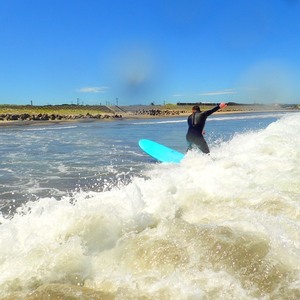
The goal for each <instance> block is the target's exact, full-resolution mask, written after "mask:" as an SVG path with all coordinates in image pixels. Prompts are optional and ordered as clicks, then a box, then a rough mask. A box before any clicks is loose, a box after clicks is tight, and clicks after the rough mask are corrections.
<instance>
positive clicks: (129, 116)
mask: <svg viewBox="0 0 300 300" xmlns="http://www.w3.org/2000/svg"><path fill="white" fill-rule="evenodd" d="M205 110H206V109H205ZM163 111H164V114H158V115H150V114H149V113H144V114H141V113H140V114H139V113H133V112H127V113H122V114H120V115H116V114H105V115H104V116H103V117H102V118H101V117H100V118H95V117H94V116H93V115H91V114H89V115H88V116H81V117H80V118H77V117H76V115H73V118H72V119H60V120H50V119H49V120H0V127H4V126H5V127H8V126H9V127H13V126H39V125H60V124H76V123H90V122H114V121H115V120H140V119H162V118H182V117H188V116H189V115H190V114H191V112H188V111H186V112H180V113H178V112H176V111H174V110H172V109H170V110H168V109H164V110H163ZM168 112H169V113H168ZM280 112H285V113H286V112H300V110H299V109H298V110H296V109H265V110H264V109H263V110H247V109H245V110H243V109H235V110H231V109H225V110H222V111H218V112H216V113H214V115H218V114H219V115H225V114H226V115H228V114H249V113H280Z"/></svg>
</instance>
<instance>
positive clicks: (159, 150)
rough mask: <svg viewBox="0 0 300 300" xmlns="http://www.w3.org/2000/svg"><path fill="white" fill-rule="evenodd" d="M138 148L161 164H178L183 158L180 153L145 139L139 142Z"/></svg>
mask: <svg viewBox="0 0 300 300" xmlns="http://www.w3.org/2000/svg"><path fill="white" fill-rule="evenodd" d="M139 146H140V147H141V149H142V150H143V151H145V152H146V153H147V154H148V155H150V156H152V157H154V158H155V159H157V160H159V161H161V162H168V163H179V162H180V161H181V160H182V159H183V157H184V154H183V153H181V152H178V151H176V150H174V149H171V148H169V147H166V146H164V145H161V144H159V143H156V142H154V141H150V140H146V139H142V140H139Z"/></svg>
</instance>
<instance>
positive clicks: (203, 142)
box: [197, 136, 210, 154]
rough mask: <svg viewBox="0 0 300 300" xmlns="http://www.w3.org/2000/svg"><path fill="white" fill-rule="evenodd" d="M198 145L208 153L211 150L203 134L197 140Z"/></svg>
mask: <svg viewBox="0 0 300 300" xmlns="http://www.w3.org/2000/svg"><path fill="white" fill-rule="evenodd" d="M197 146H198V148H199V149H200V150H201V151H202V152H203V153H206V154H208V153H209V152H210V151H209V148H208V145H207V143H206V140H205V139H204V137H203V136H201V137H199V139H198V141H197Z"/></svg>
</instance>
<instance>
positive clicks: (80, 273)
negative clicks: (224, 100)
mask: <svg viewBox="0 0 300 300" xmlns="http://www.w3.org/2000/svg"><path fill="white" fill-rule="evenodd" d="M186 127H187V125H186V120H185V118H172V119H146V120H118V121H113V122H84V123H71V124H69V123H68V124H61V125H39V126H24V127H17V126H16V127H13V126H11V127H2V128H0V208H1V215H0V299H28V300H29V299H205V300H207V299H300V168H299V160H300V134H299V132H300V114H299V113H289V114H283V113H273V114H272V113H260V114H258V113H257V114H253V113H252V114H240V115H234V114H232V115H213V116H211V117H210V118H209V119H208V121H207V124H206V132H207V133H206V140H207V141H208V144H209V146H210V148H211V155H209V156H208V155H203V154H201V153H199V152H197V151H192V152H189V153H188V154H187V155H186V157H185V158H184V160H183V161H182V162H181V163H180V164H161V163H157V162H156V161H155V160H154V159H152V158H151V157H149V156H147V155H146V154H144V153H143V152H142V151H141V150H140V149H139V147H138V144H137V142H138V140H139V139H141V138H148V139H152V140H155V141H157V142H160V143H163V144H165V145H167V146H169V147H172V148H174V149H176V150H178V151H182V152H184V151H185V149H186V143H185V133H186V129H187V128H186Z"/></svg>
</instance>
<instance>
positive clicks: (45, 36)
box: [0, 0, 300, 105]
mask: <svg viewBox="0 0 300 300" xmlns="http://www.w3.org/2000/svg"><path fill="white" fill-rule="evenodd" d="M299 83H300V2H299V1H297V0H268V1H266V0H249V1H247V0H235V1H232V0H226V1H225V0H198V1H192V0H182V1H176V0H160V1H159V0H109V1H106V0H98V1H97V0H72V1H71V0H30V1H29V0H28V1H25V0H0V104H30V102H31V101H32V102H33V104H35V105H46V104H52V105H54V104H65V103H67V104H72V103H73V104H76V103H80V104H88V105H93V104H116V103H118V104H119V105H130V104H149V103H151V102H154V103H155V104H163V103H177V102H195V101H201V102H221V101H225V102H227V101H235V102H239V103H254V102H256V103H300V84H299Z"/></svg>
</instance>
